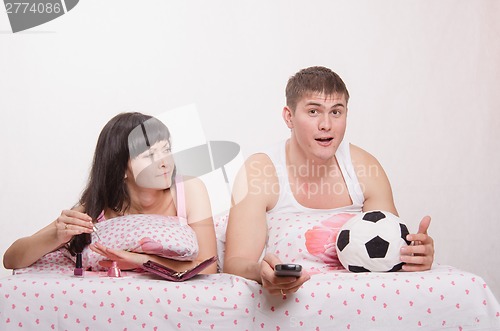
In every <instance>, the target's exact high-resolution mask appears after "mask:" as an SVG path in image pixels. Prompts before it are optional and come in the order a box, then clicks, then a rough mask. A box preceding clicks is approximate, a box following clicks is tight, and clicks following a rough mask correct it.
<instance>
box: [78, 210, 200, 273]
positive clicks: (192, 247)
mask: <svg viewBox="0 0 500 331" xmlns="http://www.w3.org/2000/svg"><path fill="white" fill-rule="evenodd" d="M96 228H97V233H98V234H99V238H100V239H99V238H98V237H97V235H96V233H95V232H94V233H92V242H99V243H101V244H102V245H104V246H106V247H108V248H112V249H121V250H126V251H131V252H135V253H146V254H150V255H158V256H161V257H165V258H170V259H174V260H179V261H192V260H194V259H195V258H196V257H197V256H198V240H197V238H196V233H195V232H194V231H193V229H192V228H191V227H190V226H189V225H187V221H186V219H185V218H181V217H177V216H162V215H146V214H135V215H126V216H120V217H115V218H112V219H109V220H105V221H102V222H99V223H97V224H96ZM82 257H83V264H84V267H90V268H92V270H103V269H104V268H103V267H101V266H100V265H99V262H100V261H102V260H105V259H106V258H105V257H104V256H102V255H100V254H97V253H95V252H93V251H92V250H90V248H89V247H86V248H85V249H84V250H83V254H82Z"/></svg>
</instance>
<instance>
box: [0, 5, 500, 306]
mask: <svg viewBox="0 0 500 331" xmlns="http://www.w3.org/2000/svg"><path fill="white" fill-rule="evenodd" d="M498 17H500V2H498V1H495V0H491V1H486V0H478V1H451V0H443V1H411V0H409V1H398V0H393V1H372V0H366V1H295V2H290V1H285V0H283V1H201V0H199V1H164V0H154V1H131V0H128V1H124V0H113V1H111V0H108V1H98V0H94V1H92V0H82V1H80V3H79V4H78V5H77V6H76V7H75V8H74V9H73V10H72V11H70V12H69V13H68V14H66V15H64V16H62V17H60V18H59V19H56V20H54V21H52V22H49V23H47V24H44V25H41V26H39V27H36V28H33V29H31V30H28V31H26V32H22V33H16V34H13V33H12V32H11V31H10V26H9V23H8V19H7V15H6V14H5V12H1V13H0V110H1V116H0V118H1V130H0V139H1V141H2V156H1V162H0V171H1V174H2V176H0V211H1V224H2V231H1V232H0V253H1V254H3V252H4V251H5V249H6V248H7V247H8V246H9V245H10V244H11V243H12V242H13V241H14V240H15V239H16V238H18V237H21V236H26V235H29V234H32V233H33V232H34V231H35V230H37V229H39V228H41V227H42V226H44V225H46V224H47V223H48V222H50V221H52V220H54V219H55V218H56V217H57V215H58V214H59V213H60V211H61V210H62V209H64V208H69V207H71V206H72V205H73V204H74V203H75V202H76V201H77V200H78V197H79V194H80V193H81V190H82V189H83V186H84V184H85V180H86V177H87V174H88V168H89V165H90V161H91V157H92V153H93V149H94V146H95V142H96V139H97V135H98V133H99V132H100V130H101V128H102V126H103V125H104V124H105V123H106V122H107V120H108V119H110V118H111V117H112V116H114V115H115V114H117V113H119V112H122V111H131V110H134V111H141V112H145V113H149V114H152V115H156V114H160V113H163V112H165V111H167V110H169V109H172V108H176V107H179V106H183V105H187V104H193V103H194V104H196V105H197V107H198V113H199V122H200V123H201V126H202V127H203V130H204V135H205V137H206V139H208V140H230V141H234V142H237V143H239V144H240V145H241V146H242V151H243V154H244V155H245V156H247V155H249V154H250V153H251V152H253V151H255V150H256V149H258V148H259V147H260V146H264V145H267V144H269V143H273V142H275V141H278V140H281V139H283V138H285V137H286V136H287V135H288V131H287V129H286V127H285V125H284V123H283V122H282V120H281V109H282V107H283V105H284V100H285V98H284V87H285V84H286V81H287V79H288V77H289V76H290V75H292V74H294V73H295V72H296V71H298V70H299V69H301V68H303V67H306V66H311V65H323V66H327V67H330V68H332V69H333V70H334V71H336V72H337V73H339V74H340V75H341V76H342V77H343V78H344V80H345V82H346V84H347V86H348V88H349V91H350V94H351V101H350V103H349V120H348V123H349V124H348V133H347V138H348V139H349V140H350V141H351V142H353V143H354V144H357V145H359V146H361V147H363V148H365V149H366V150H368V151H370V152H371V153H372V154H374V155H375V156H377V158H378V159H379V161H380V162H381V163H382V165H383V166H384V167H385V170H386V172H387V173H388V175H389V178H390V180H391V182H392V185H393V190H394V195H395V200H396V204H397V207H398V210H399V213H400V215H401V217H402V218H403V219H405V220H406V222H407V223H408V224H409V226H410V228H411V230H412V231H416V229H417V224H418V222H419V220H420V218H421V217H422V216H423V215H426V214H430V215H431V216H432V217H433V221H432V224H431V229H430V233H431V235H432V236H433V237H434V239H435V241H436V261H437V262H439V263H442V264H451V265H454V266H457V267H460V268H462V269H464V270H467V271H472V272H474V273H476V274H478V275H480V276H482V277H483V278H484V279H485V280H486V281H487V283H488V284H489V285H490V287H492V288H493V290H494V292H495V293H496V296H497V298H499V297H500V279H499V278H500V277H499V276H498V273H497V272H496V271H498V265H500V254H498V252H499V251H500V243H499V241H498V234H499V233H500V222H499V217H498V214H497V211H496V207H497V206H498V202H499V200H500V172H499V170H500V153H499V150H500V142H499V141H500V134H499V133H498V130H499V129H500V93H498V91H499V90H500V61H499V59H500V20H498ZM167 125H169V123H167ZM198 127H199V126H196V125H193V127H190V126H189V124H188V126H187V127H186V131H187V132H189V130H193V132H194V131H195V129H196V128H198ZM8 273H9V271H7V270H5V269H1V270H0V274H5V275H6V274H8Z"/></svg>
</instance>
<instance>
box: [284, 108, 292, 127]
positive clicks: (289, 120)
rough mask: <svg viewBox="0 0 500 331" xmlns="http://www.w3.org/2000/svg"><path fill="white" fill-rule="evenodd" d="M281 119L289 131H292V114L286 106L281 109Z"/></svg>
mask: <svg viewBox="0 0 500 331" xmlns="http://www.w3.org/2000/svg"><path fill="white" fill-rule="evenodd" d="M282 115H283V119H284V120H285V123H286V126H288V128H289V129H293V121H292V119H293V112H292V110H291V109H290V108H288V106H285V107H284V108H283V114H282Z"/></svg>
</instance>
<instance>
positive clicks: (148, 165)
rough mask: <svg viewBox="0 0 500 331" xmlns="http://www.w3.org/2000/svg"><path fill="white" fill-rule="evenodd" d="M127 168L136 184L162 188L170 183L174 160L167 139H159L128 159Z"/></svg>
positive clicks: (165, 187) (167, 186)
mask: <svg viewBox="0 0 500 331" xmlns="http://www.w3.org/2000/svg"><path fill="white" fill-rule="evenodd" d="M129 170H130V172H131V174H132V176H133V178H134V179H135V182H136V184H137V185H138V186H140V187H142V188H150V189H159V190H164V189H167V188H169V187H170V186H171V185H172V172H173V170H174V161H173V157H172V153H171V149H170V143H169V142H168V141H159V142H157V143H155V144H154V145H153V146H151V147H150V148H149V149H148V150H146V151H144V152H143V153H141V154H139V155H138V156H137V157H135V158H134V159H132V160H130V164H129Z"/></svg>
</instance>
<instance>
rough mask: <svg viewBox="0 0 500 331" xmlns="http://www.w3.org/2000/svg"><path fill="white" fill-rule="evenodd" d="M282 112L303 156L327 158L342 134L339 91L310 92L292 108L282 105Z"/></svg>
mask: <svg viewBox="0 0 500 331" xmlns="http://www.w3.org/2000/svg"><path fill="white" fill-rule="evenodd" d="M283 116H284V118H285V121H286V123H287V125H288V127H289V128H290V129H292V139H295V140H296V142H297V144H298V146H299V148H300V149H301V150H302V152H303V153H304V156H305V157H307V158H313V159H319V160H322V161H327V160H329V159H331V158H333V157H334V156H335V152H336V151H337V148H338V146H339V145H340V143H341V141H342V139H343V138H344V134H345V130H346V120H347V101H346V99H345V96H344V95H343V94H333V95H325V94H324V93H317V92H313V93H311V94H309V95H306V96H304V97H303V98H301V99H300V100H299V101H298V102H297V106H296V108H295V112H292V110H291V109H289V108H288V107H285V109H284V110H283Z"/></svg>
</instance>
